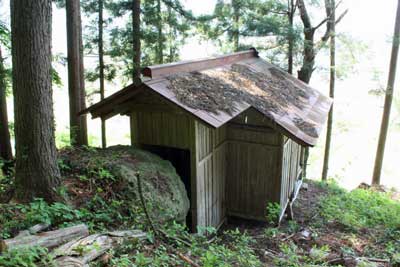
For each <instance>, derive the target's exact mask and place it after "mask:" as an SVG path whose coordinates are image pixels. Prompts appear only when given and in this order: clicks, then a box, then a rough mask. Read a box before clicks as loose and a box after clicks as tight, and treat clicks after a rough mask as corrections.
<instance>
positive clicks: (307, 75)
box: [298, 0, 316, 84]
mask: <svg viewBox="0 0 400 267" xmlns="http://www.w3.org/2000/svg"><path fill="white" fill-rule="evenodd" d="M298 6H299V10H300V18H301V20H302V22H303V26H304V44H303V65H302V66H301V69H300V70H299V71H298V78H299V79H300V80H301V81H303V82H305V83H307V84H308V83H309V82H310V80H311V76H312V73H313V72H314V66H315V56H316V51H315V42H314V35H315V29H314V28H313V27H312V24H311V21H310V17H309V15H308V12H307V8H306V6H305V3H304V0H299V1H298Z"/></svg>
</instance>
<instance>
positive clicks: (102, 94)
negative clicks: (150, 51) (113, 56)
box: [98, 0, 107, 148]
mask: <svg viewBox="0 0 400 267" xmlns="http://www.w3.org/2000/svg"><path fill="white" fill-rule="evenodd" d="M98 5H99V21H98V27H99V45H98V48H99V82H100V99H101V100H103V99H104V97H105V86H104V47H103V27H104V18H103V9H104V2H103V0H99V1H98ZM101 146H102V147H103V148H106V147H107V136H106V120H105V119H103V118H102V119H101Z"/></svg>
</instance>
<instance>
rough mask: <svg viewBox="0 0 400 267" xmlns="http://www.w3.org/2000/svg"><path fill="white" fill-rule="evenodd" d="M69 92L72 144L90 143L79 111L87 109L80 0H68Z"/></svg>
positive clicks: (83, 118)
mask: <svg viewBox="0 0 400 267" xmlns="http://www.w3.org/2000/svg"><path fill="white" fill-rule="evenodd" d="M65 4H66V7H65V9H66V14H67V45H68V48H67V50H68V51H67V52H68V92H69V109H70V110H69V113H70V118H69V119H70V138H71V145H73V146H84V145H88V138H87V121H86V116H85V115H79V112H80V111H82V110H83V109H85V107H86V104H85V83H84V67H83V42H82V22H81V10H80V1H79V0H68V1H66V3H65Z"/></svg>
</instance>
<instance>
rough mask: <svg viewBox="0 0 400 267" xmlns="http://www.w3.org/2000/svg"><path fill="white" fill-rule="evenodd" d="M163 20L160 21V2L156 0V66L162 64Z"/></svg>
mask: <svg viewBox="0 0 400 267" xmlns="http://www.w3.org/2000/svg"><path fill="white" fill-rule="evenodd" d="M162 27H163V19H162V12H161V0H157V31H158V36H157V58H158V64H163V63H164V38H163V32H162Z"/></svg>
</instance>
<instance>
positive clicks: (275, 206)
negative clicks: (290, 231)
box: [265, 202, 281, 224]
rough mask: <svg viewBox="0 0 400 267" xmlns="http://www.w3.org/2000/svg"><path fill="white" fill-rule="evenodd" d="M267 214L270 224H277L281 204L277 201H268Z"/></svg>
mask: <svg viewBox="0 0 400 267" xmlns="http://www.w3.org/2000/svg"><path fill="white" fill-rule="evenodd" d="M266 213H267V215H266V216H265V217H266V219H267V222H268V223H269V224H277V223H278V220H279V216H280V215H281V205H280V204H279V203H276V202H268V204H267V208H266Z"/></svg>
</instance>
